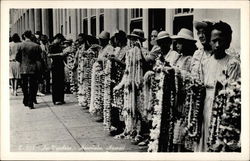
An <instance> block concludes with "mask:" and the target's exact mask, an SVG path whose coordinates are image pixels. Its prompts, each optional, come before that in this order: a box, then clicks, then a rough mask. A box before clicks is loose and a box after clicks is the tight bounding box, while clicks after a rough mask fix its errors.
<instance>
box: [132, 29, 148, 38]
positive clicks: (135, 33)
mask: <svg viewBox="0 0 250 161" xmlns="http://www.w3.org/2000/svg"><path fill="white" fill-rule="evenodd" d="M127 37H128V39H131V38H132V37H135V38H139V39H140V40H142V41H145V40H146V39H145V38H144V32H143V31H142V30H141V29H134V30H133V31H132V32H131V34H130V35H128V36H127Z"/></svg>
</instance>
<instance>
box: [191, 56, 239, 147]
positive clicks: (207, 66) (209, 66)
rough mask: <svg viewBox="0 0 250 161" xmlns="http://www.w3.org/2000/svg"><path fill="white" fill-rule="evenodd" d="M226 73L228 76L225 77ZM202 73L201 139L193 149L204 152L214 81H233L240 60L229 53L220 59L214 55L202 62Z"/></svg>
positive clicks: (236, 76) (235, 77)
mask: <svg viewBox="0 0 250 161" xmlns="http://www.w3.org/2000/svg"><path fill="white" fill-rule="evenodd" d="M223 73H226V74H227V75H228V76H227V77H226V75H225V74H223ZM202 74H203V76H204V77H203V81H204V85H205V86H206V98H205V102H204V109H203V123H202V132H201V139H200V143H199V144H198V146H197V147H196V148H195V151H200V152H206V151H207V150H208V148H207V141H208V137H209V127H210V123H211V112H212V107H213V101H214V95H215V85H216V82H217V81H218V82H220V83H222V84H225V82H226V81H234V80H236V79H237V78H239V77H240V62H239V61H238V60H237V59H235V58H234V57H232V56H230V55H226V56H225V57H224V58H222V59H215V58H214V55H213V56H211V57H210V58H208V59H207V60H206V61H204V62H203V63H202Z"/></svg>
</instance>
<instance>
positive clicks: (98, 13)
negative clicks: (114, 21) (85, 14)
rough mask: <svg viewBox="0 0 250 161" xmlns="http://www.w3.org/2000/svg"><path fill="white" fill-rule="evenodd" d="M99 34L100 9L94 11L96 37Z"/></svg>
mask: <svg viewBox="0 0 250 161" xmlns="http://www.w3.org/2000/svg"><path fill="white" fill-rule="evenodd" d="M99 34H100V9H96V35H99Z"/></svg>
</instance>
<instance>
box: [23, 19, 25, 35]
mask: <svg viewBox="0 0 250 161" xmlns="http://www.w3.org/2000/svg"><path fill="white" fill-rule="evenodd" d="M24 30H25V23H24V15H23V16H22V34H23V33H24Z"/></svg>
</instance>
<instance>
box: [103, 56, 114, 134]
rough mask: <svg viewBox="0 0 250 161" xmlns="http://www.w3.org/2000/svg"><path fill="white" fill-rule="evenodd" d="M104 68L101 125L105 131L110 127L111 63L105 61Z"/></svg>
mask: <svg viewBox="0 0 250 161" xmlns="http://www.w3.org/2000/svg"><path fill="white" fill-rule="evenodd" d="M105 64H106V66H105V69H104V74H105V79H104V108H103V118H104V119H103V124H104V125H105V128H106V129H108V130H109V129H110V127H111V82H112V80H111V68H112V62H111V61H110V60H107V61H106V63H105Z"/></svg>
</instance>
